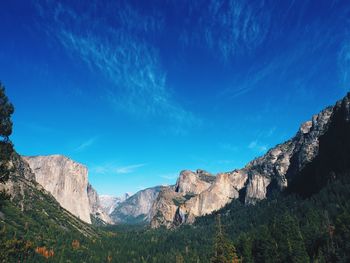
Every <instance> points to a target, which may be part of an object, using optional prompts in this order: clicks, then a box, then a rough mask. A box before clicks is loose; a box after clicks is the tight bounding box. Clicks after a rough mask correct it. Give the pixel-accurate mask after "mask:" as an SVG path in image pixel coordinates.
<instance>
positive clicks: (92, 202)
mask: <svg viewBox="0 0 350 263" xmlns="http://www.w3.org/2000/svg"><path fill="white" fill-rule="evenodd" d="M87 195H88V199H89V208H90V209H89V211H90V215H91V216H92V218H93V219H94V220H95V222H96V220H97V221H98V222H99V223H100V224H112V223H113V222H112V220H111V218H110V217H109V216H108V214H107V213H106V212H105V210H104V209H103V207H102V205H101V201H100V197H99V195H98V194H97V192H96V190H95V189H94V188H93V187H92V186H91V184H90V183H88V186H87ZM96 223H97V222H96Z"/></svg>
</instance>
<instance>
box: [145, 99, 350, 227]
mask: <svg viewBox="0 0 350 263" xmlns="http://www.w3.org/2000/svg"><path fill="white" fill-rule="evenodd" d="M349 101H350V93H349V94H348V95H347V96H346V97H345V98H344V99H343V100H342V101H339V102H337V104H336V105H335V106H334V107H328V108H326V109H324V110H323V111H321V112H320V113H319V114H317V115H314V116H313V117H312V119H311V120H310V121H307V122H305V123H303V124H302V125H301V126H300V129H299V131H298V132H297V134H296V135H295V136H294V137H293V138H292V139H290V140H288V141H286V142H285V143H283V144H279V145H277V146H276V147H274V148H272V149H270V150H269V151H268V152H267V153H266V154H265V155H264V156H262V157H259V158H257V159H255V160H253V161H251V162H249V163H248V164H247V165H246V166H245V167H244V168H242V169H240V170H234V171H232V172H227V173H221V174H218V175H217V176H216V177H214V178H213V177H212V176H211V177H210V178H211V179H210V180H204V181H203V179H202V178H203V176H201V174H202V173H203V172H201V170H197V172H191V171H184V172H181V174H180V177H179V179H178V181H177V183H176V185H175V187H167V188H163V189H161V192H160V193H159V196H158V198H157V199H156V201H155V203H154V204H153V206H152V212H151V217H152V219H151V226H152V227H159V226H161V225H165V226H167V227H173V226H176V225H179V224H182V223H192V222H194V220H195V218H196V217H198V216H203V215H206V214H210V213H212V212H213V211H215V210H218V209H220V208H222V207H223V206H225V205H226V204H227V203H229V202H231V200H232V199H236V198H239V199H240V200H241V201H242V202H244V203H245V204H255V203H256V202H257V201H259V200H262V199H264V198H266V197H268V196H269V194H270V193H271V192H272V191H275V190H277V191H282V190H283V189H285V188H286V187H287V186H288V184H289V183H290V182H293V180H294V178H295V176H296V175H297V174H299V173H300V171H301V170H302V169H303V168H304V167H305V166H306V165H307V164H309V163H310V162H311V161H313V160H314V159H315V157H316V156H317V155H318V153H319V139H320V137H321V136H322V135H324V134H325V132H326V131H327V130H328V127H329V125H330V122H331V120H332V117H334V116H333V115H334V114H333V113H334V112H335V111H336V110H337V109H338V108H340V107H342V108H345V109H349V108H350V106H349ZM343 111H344V112H345V115H346V114H347V116H346V117H345V119H346V118H348V119H350V110H348V111H346V110H343ZM205 174H207V173H205Z"/></svg>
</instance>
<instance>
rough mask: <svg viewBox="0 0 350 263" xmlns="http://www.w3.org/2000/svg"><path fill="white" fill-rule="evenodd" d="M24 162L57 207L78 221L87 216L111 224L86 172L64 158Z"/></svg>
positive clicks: (88, 219) (35, 159)
mask: <svg viewBox="0 0 350 263" xmlns="http://www.w3.org/2000/svg"><path fill="white" fill-rule="evenodd" d="M23 159H24V160H25V161H26V162H27V163H28V164H29V166H30V168H31V170H32V171H33V172H34V177H35V180H36V181H37V182H38V183H39V184H40V185H42V186H43V187H44V188H45V189H46V190H47V191H48V192H50V193H51V194H52V195H53V196H54V197H55V198H56V200H57V201H58V202H59V203H60V205H61V206H62V207H63V208H65V209H67V210H68V211H69V212H71V213H72V214H73V215H75V216H76V217H78V218H80V219H81V220H83V221H85V222H87V223H91V218H90V216H94V217H97V218H99V219H101V220H103V221H104V222H106V223H111V220H110V218H109V216H108V215H107V214H106V213H105V212H104V210H103V209H102V207H101V205H100V200H99V197H98V194H97V192H96V191H95V190H94V189H93V188H92V187H91V185H90V184H89V182H88V169H87V168H86V167H85V166H84V165H82V164H80V163H77V162H74V161H73V160H71V159H69V158H67V157H65V156H63V155H49V156H27V157H23Z"/></svg>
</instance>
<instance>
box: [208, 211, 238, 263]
mask: <svg viewBox="0 0 350 263" xmlns="http://www.w3.org/2000/svg"><path fill="white" fill-rule="evenodd" d="M211 262H212V263H238V262H240V261H239V259H238V256H237V254H236V248H235V247H234V245H233V244H232V242H230V241H229V240H228V239H227V238H226V236H225V234H224V233H223V230H222V225H221V217H220V214H219V215H217V224H216V236H215V240H214V256H213V257H212V258H211Z"/></svg>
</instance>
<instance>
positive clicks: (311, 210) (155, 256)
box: [0, 177, 350, 262]
mask: <svg viewBox="0 0 350 263" xmlns="http://www.w3.org/2000/svg"><path fill="white" fill-rule="evenodd" d="M2 202H3V205H2V206H3V208H2V211H4V213H5V214H6V217H7V222H10V218H11V217H13V219H16V220H17V223H15V222H12V223H11V224H10V223H8V224H7V225H6V224H4V223H3V222H1V224H0V229H1V230H0V232H1V235H0V238H1V248H0V255H1V256H2V259H3V260H4V261H3V262H8V260H9V259H12V260H13V261H18V259H25V261H26V262H41V261H42V262H47V261H52V262H350V242H349V241H350V213H349V211H350V182H349V179H348V177H343V178H342V179H341V180H337V181H335V182H332V183H331V184H329V185H328V186H327V187H325V188H324V189H323V190H321V191H320V192H319V193H318V194H316V195H314V196H312V197H311V198H309V199H305V200H302V199H300V198H299V197H297V196H282V195H279V196H278V195H276V196H275V197H274V198H272V199H270V200H264V201H261V202H259V203H258V204H256V205H255V206H244V205H242V204H241V203H240V202H238V201H234V202H232V203H231V204H229V205H228V206H226V207H225V208H224V209H222V210H220V211H219V212H217V213H215V214H213V215H210V216H206V217H203V218H200V219H198V220H197V222H196V223H195V224H194V225H193V226H182V227H180V228H179V229H177V230H166V229H163V228H161V229H157V230H152V229H148V228H144V227H137V226H130V227H127V226H109V227H104V228H100V229H99V230H98V231H99V236H98V237H96V238H87V237H83V236H82V235H81V234H79V233H78V232H72V233H67V232H64V231H59V227H57V225H55V224H52V225H51V224H50V223H49V222H48V221H46V220H45V219H43V218H44V216H43V215H40V216H39V218H38V215H34V214H31V215H28V217H25V219H26V220H27V221H28V222H25V221H21V220H20V221H18V218H21V217H23V216H22V215H21V214H20V211H18V210H17V208H16V207H15V206H12V204H11V203H10V201H8V200H7V201H2ZM4 206H5V207H4ZM218 215H220V226H218V219H217V218H218ZM35 216H36V217H35ZM32 217H33V220H31V219H30V218H32ZM218 229H220V230H218ZM218 233H220V234H219V235H218ZM45 251H46V252H45ZM50 251H52V252H50ZM220 251H221V252H220ZM220 255H222V257H221V259H218V256H220ZM5 259H6V260H7V261H6V260H5ZM225 260H227V261H225ZM233 260H234V261H233ZM10 262H11V260H10Z"/></svg>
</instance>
